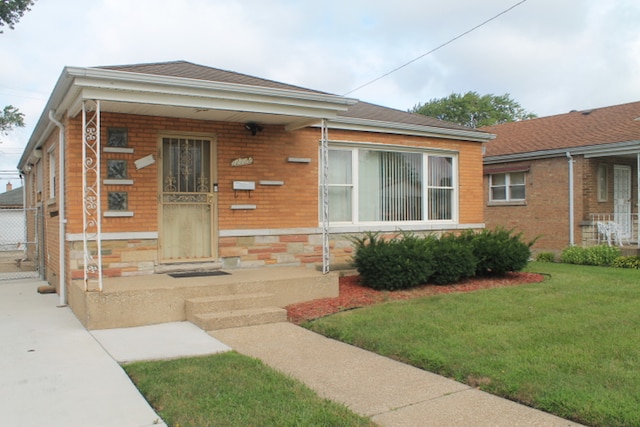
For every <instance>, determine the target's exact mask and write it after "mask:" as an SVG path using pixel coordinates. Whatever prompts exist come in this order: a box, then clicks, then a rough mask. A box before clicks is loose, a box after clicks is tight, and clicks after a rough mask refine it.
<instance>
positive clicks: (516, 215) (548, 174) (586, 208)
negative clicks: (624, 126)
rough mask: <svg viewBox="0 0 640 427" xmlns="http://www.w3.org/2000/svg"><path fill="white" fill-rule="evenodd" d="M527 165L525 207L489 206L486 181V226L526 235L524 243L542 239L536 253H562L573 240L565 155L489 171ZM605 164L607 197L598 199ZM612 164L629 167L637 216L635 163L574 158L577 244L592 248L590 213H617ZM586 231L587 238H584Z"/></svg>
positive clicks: (489, 166) (575, 237)
mask: <svg viewBox="0 0 640 427" xmlns="http://www.w3.org/2000/svg"><path fill="white" fill-rule="evenodd" d="M505 165H508V166H522V165H529V166H530V170H529V172H528V173H527V174H526V204H525V205H501V204H489V179H488V175H485V177H484V180H483V181H484V189H485V190H484V201H485V223H486V225H487V228H494V227H496V226H498V225H502V226H504V227H506V228H515V229H517V230H519V231H523V232H524V236H525V238H526V239H534V238H536V237H538V240H537V241H536V243H535V245H534V246H533V249H534V251H536V252H542V251H552V252H556V253H559V252H560V251H562V249H564V248H566V247H567V246H568V245H569V242H570V235H569V189H568V186H569V169H568V160H567V158H566V157H564V156H563V157H557V158H553V159H541V160H532V161H529V162H514V163H509V164H503V165H487V166H486V168H485V169H486V170H487V171H489V170H491V168H499V167H504V166H505ZM600 165H606V167H607V176H608V180H607V182H608V188H607V193H608V198H607V200H606V201H604V202H601V201H598V167H599V166H600ZM614 165H629V166H631V171H632V173H631V175H632V179H631V182H632V194H631V196H632V210H633V212H637V202H636V201H635V199H636V198H637V196H636V195H637V179H636V171H635V163H634V162H633V160H631V159H625V158H620V157H602V158H589V159H585V158H584V157H583V156H574V171H573V172H574V177H573V179H574V243H575V244H577V245H582V244H592V243H593V242H592V241H593V239H594V236H593V234H592V230H591V229H592V227H591V222H590V221H591V214H592V213H594V214H595V213H605V214H606V213H611V214H612V213H613V204H614V201H613V180H614V179H613V168H614ZM583 233H584V235H583Z"/></svg>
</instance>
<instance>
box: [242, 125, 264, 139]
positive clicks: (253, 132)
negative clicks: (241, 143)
mask: <svg viewBox="0 0 640 427" xmlns="http://www.w3.org/2000/svg"><path fill="white" fill-rule="evenodd" d="M244 128H245V129H246V130H248V131H249V132H251V135H253V136H256V134H257V133H258V132H262V129H264V128H263V127H262V126H260V125H259V124H257V123H254V122H249V123H245V125H244Z"/></svg>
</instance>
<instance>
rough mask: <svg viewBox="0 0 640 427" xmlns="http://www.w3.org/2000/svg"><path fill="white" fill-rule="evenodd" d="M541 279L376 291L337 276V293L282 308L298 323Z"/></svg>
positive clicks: (510, 276) (524, 276)
mask: <svg viewBox="0 0 640 427" xmlns="http://www.w3.org/2000/svg"><path fill="white" fill-rule="evenodd" d="M543 280H544V276H543V275H542V274H537V273H507V274H506V275H505V276H501V277H482V278H473V279H468V280H465V281H462V282H459V283H456V284H453V285H446V286H438V285H429V284H427V285H422V286H418V287H416V288H412V289H408V290H402V291H392V292H390V291H377V290H375V289H371V288H367V287H365V286H361V285H360V276H357V275H356V276H344V277H340V285H339V287H340V295H339V296H337V297H335V298H324V299H318V300H314V301H308V302H303V303H300V304H292V305H289V306H287V307H286V309H287V315H288V317H289V321H290V322H293V323H295V324H300V323H302V322H303V321H305V320H311V319H317V318H319V317H323V316H327V315H329V314H333V313H337V312H339V311H344V310H349V309H352V308H357V307H364V306H367V305H372V304H376V303H379V302H382V301H390V300H407V299H411V298H418V297H423V296H428V295H437V294H448V293H452V292H470V291H476V290H478V289H491V288H501V287H505V286H515V285H521V284H525V283H538V282H542V281H543Z"/></svg>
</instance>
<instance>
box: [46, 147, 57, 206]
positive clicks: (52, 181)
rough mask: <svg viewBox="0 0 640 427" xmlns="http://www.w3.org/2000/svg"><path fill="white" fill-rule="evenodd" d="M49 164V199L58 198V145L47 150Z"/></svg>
mask: <svg viewBox="0 0 640 427" xmlns="http://www.w3.org/2000/svg"><path fill="white" fill-rule="evenodd" d="M47 160H48V161H47V166H48V168H49V200H53V199H55V198H56V146H55V145H54V146H52V147H51V148H50V149H49V150H47Z"/></svg>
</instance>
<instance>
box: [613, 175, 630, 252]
mask: <svg viewBox="0 0 640 427" xmlns="http://www.w3.org/2000/svg"><path fill="white" fill-rule="evenodd" d="M613 220H614V221H615V222H616V223H618V225H619V226H620V228H621V231H622V236H621V237H623V238H626V239H628V238H630V237H631V166H624V165H614V166H613Z"/></svg>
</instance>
